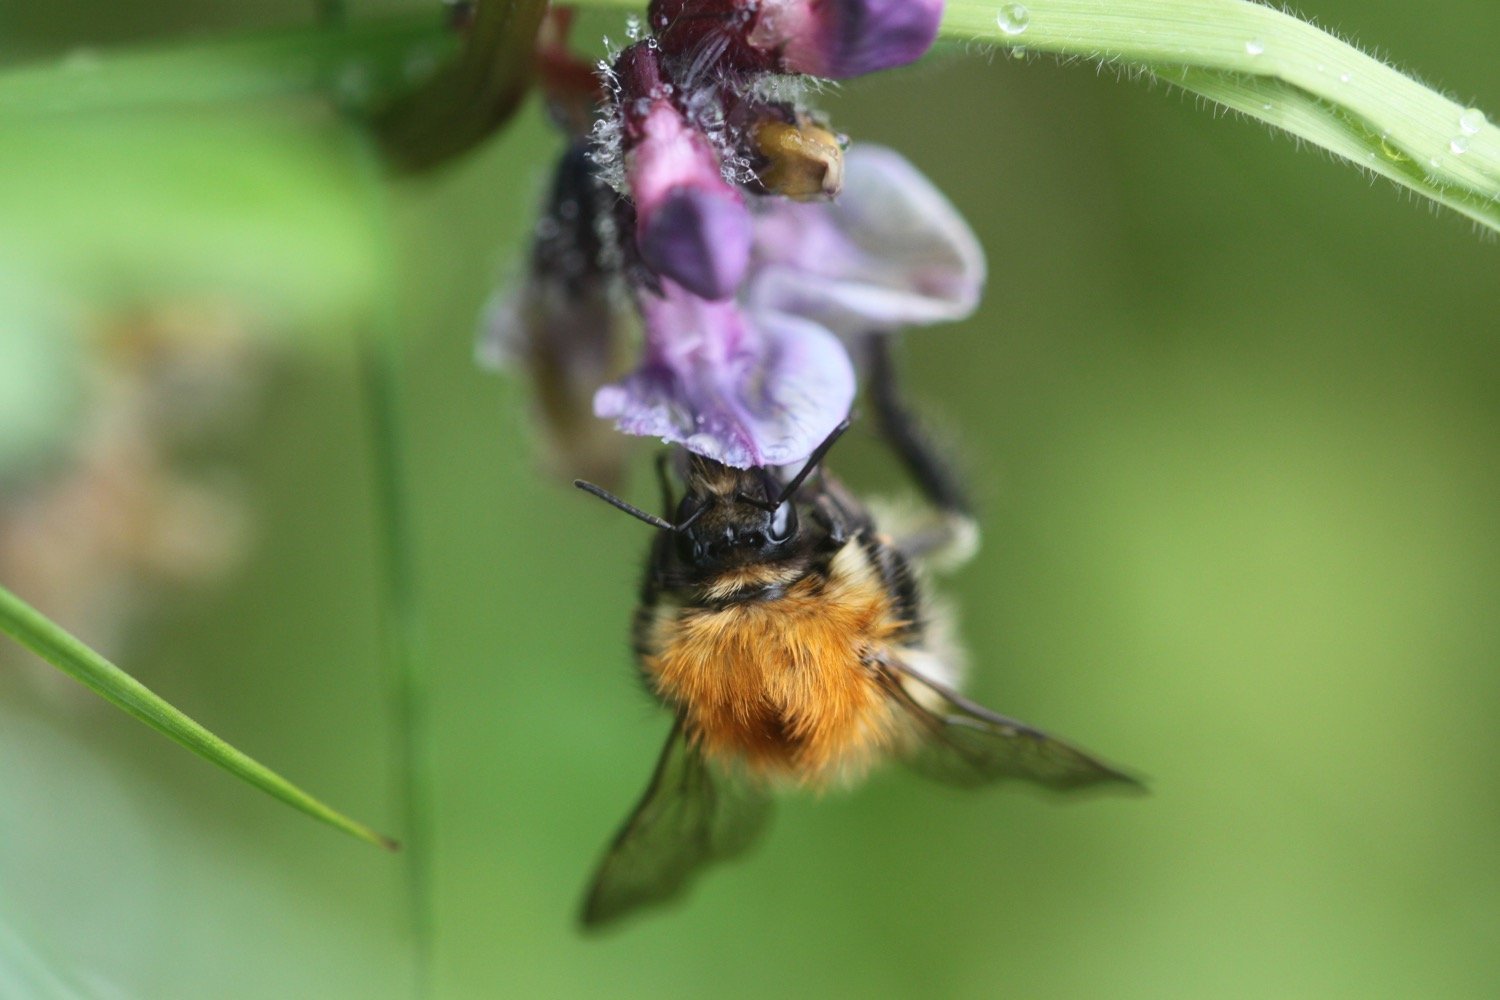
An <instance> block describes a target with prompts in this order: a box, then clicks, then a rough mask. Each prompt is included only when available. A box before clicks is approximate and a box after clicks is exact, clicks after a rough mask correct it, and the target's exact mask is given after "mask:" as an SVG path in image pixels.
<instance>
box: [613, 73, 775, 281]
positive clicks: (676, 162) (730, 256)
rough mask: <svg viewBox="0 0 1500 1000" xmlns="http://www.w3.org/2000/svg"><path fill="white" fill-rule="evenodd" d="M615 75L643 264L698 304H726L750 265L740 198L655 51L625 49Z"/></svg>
mask: <svg viewBox="0 0 1500 1000" xmlns="http://www.w3.org/2000/svg"><path fill="white" fill-rule="evenodd" d="M615 74H616V78H617V80H618V81H619V88H620V92H619V101H620V107H621V113H622V115H623V118H624V150H625V178H626V182H627V184H628V185H629V187H630V195H631V200H632V201H633V202H634V203H635V212H636V229H635V237H636V247H637V249H638V250H639V251H640V258H641V261H642V262H643V263H644V264H645V265H646V266H647V267H649V268H650V269H651V270H652V271H655V272H656V273H657V274H659V275H661V276H662V277H664V278H669V279H671V280H672V281H675V282H677V283H678V284H680V285H682V286H683V287H684V288H686V289H688V290H689V291H691V292H693V293H695V294H697V295H701V296H703V297H704V298H707V299H725V298H729V297H730V296H731V295H733V294H734V293H735V290H736V289H737V288H738V287H739V284H740V281H741V279H742V278H743V277H744V275H745V266H746V264H747V263H748V261H749V258H750V215H749V210H748V209H747V208H746V207H745V201H744V198H743V197H742V196H741V195H740V192H739V191H738V190H737V189H736V188H734V187H732V186H731V185H730V184H729V183H728V182H726V181H725V180H724V175H723V173H722V171H721V169H720V164H719V156H718V154H717V153H716V152H715V151H714V148H713V146H711V145H710V144H709V142H708V140H707V139H706V138H705V137H704V136H703V134H702V133H701V132H699V131H698V130H697V129H695V128H694V127H693V126H692V125H691V124H689V122H688V120H687V118H686V116H684V115H683V113H682V111H681V110H679V108H678V107H677V105H676V104H675V103H674V101H673V100H672V96H671V95H672V92H673V88H672V87H671V86H669V85H668V84H667V83H666V81H665V78H664V77H663V75H662V68H661V64H660V58H659V53H658V51H657V50H656V49H655V48H654V47H651V46H649V45H647V44H645V43H638V44H636V45H632V46H631V47H630V48H628V49H626V50H625V51H624V52H623V53H621V55H620V59H619V61H618V62H617V63H616V66H615Z"/></svg>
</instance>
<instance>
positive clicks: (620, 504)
mask: <svg viewBox="0 0 1500 1000" xmlns="http://www.w3.org/2000/svg"><path fill="white" fill-rule="evenodd" d="M573 485H574V486H576V487H578V488H579V489H580V490H583V491H584V492H585V493H592V494H594V496H596V497H598V498H599V499H600V500H603V501H604V502H605V503H607V504H609V505H610V506H611V507H617V508H619V509H620V510H623V511H624V512H625V513H627V514H629V515H630V516H631V517H633V518H636V519H637V520H640V521H645V522H646V523H647V524H649V525H651V526H652V527H653V528H661V529H662V530H664V531H681V530H682V528H685V527H687V524H690V523H692V520H693V519H692V518H688V521H687V523H685V524H683V525H682V528H680V527H678V526H677V525H675V524H673V523H672V522H671V521H664V520H662V519H661V518H659V517H657V516H656V515H655V514H648V513H646V512H645V511H643V510H641V509H640V508H639V507H635V506H632V505H631V504H628V503H626V502H625V501H624V500H621V499H620V498H619V497H617V496H615V495H614V494H613V493H611V492H610V491H609V490H607V489H605V488H604V487H602V486H595V485H594V484H593V483H590V482H587V481H585V480H582V479H575V480H573Z"/></svg>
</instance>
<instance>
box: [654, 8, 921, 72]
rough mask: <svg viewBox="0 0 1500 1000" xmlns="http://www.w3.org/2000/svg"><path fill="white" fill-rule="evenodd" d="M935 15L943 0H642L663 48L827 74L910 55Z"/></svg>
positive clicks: (744, 64)
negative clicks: (647, 4) (648, 1)
mask: <svg viewBox="0 0 1500 1000" xmlns="http://www.w3.org/2000/svg"><path fill="white" fill-rule="evenodd" d="M942 17H943V0H758V2H756V0H655V2H653V3H652V4H651V8H650V23H651V26H652V29H653V30H654V31H655V32H656V33H657V37H658V38H659V39H660V40H661V44H662V47H663V48H664V49H665V50H666V51H667V52H668V53H669V54H671V55H674V56H676V55H683V56H692V57H693V58H694V59H695V60H699V59H703V58H705V57H706V55H707V54H712V56H713V58H712V61H713V62H714V63H715V64H716V65H717V66H719V67H720V68H723V69H726V70H730V71H736V70H737V71H739V72H741V73H752V72H764V71H767V70H773V71H779V72H784V73H806V74H808V75H810V76H822V77H828V78H830V79H835V80H841V79H846V78H848V77H852V76H861V75H863V74H865V73H874V72H877V71H878V70H883V69H893V68H894V67H897V66H905V65H906V64H908V63H912V62H915V61H916V60H918V59H920V58H921V57H922V56H923V55H924V54H925V53H926V52H927V50H928V49H929V48H931V47H932V43H933V41H934V40H935V39H936V38H937V32H938V24H939V22H940V21H941V20H942Z"/></svg>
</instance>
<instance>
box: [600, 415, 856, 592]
mask: <svg viewBox="0 0 1500 1000" xmlns="http://www.w3.org/2000/svg"><path fill="white" fill-rule="evenodd" d="M848 428H849V422H848V421H844V422H843V423H841V424H839V425H838V427H836V428H834V431H833V433H832V434H830V435H828V437H827V438H826V439H825V440H824V441H823V443H822V444H820V445H818V447H817V449H816V450H815V451H814V452H813V453H812V455H811V456H810V457H809V458H808V460H807V463H806V464H805V465H803V467H802V469H801V471H799V472H798V473H797V474H796V475H795V476H793V477H792V478H791V479H790V480H789V481H787V482H786V483H783V482H782V481H781V479H780V477H779V476H778V475H777V473H776V472H774V471H773V470H771V469H766V468H754V469H736V468H733V467H731V466H728V465H723V464H721V463H719V462H715V461H714V460H712V459H709V458H704V457H703V456H701V455H690V456H688V461H687V467H686V473H685V477H684V478H685V479H686V482H687V493H686V494H685V495H684V496H683V498H682V502H681V503H679V504H678V505H677V511H676V517H675V520H672V521H668V520H665V519H664V518H660V517H657V516H656V515H655V514H648V513H647V512H645V511H643V510H641V509H640V508H639V507H635V506H632V505H631V504H628V503H626V502H625V501H624V500H621V499H620V498H619V497H617V496H615V495H614V494H612V493H610V492H608V491H607V490H605V489H603V488H601V487H599V486H595V485H594V484H593V483H587V482H584V481H583V480H581V479H577V480H574V481H573V485H574V486H577V487H578V488H579V489H581V490H584V491H585V492H588V493H592V494H594V496H596V497H598V498H599V499H601V500H603V501H605V502H606V503H608V504H610V505H611V506H613V507H617V508H619V509H620V510H622V511H624V512H625V513H627V514H629V515H630V516H631V517H634V518H636V519H638V520H641V521H645V522H646V523H647V524H649V525H651V526H652V527H655V528H660V529H662V530H664V531H670V532H672V533H673V534H674V535H675V536H676V539H677V552H678V555H680V556H681V558H682V559H683V560H684V561H685V562H687V563H689V564H691V565H693V566H697V567H699V568H700V569H705V570H713V569H720V568H723V567H726V566H736V565H745V564H747V563H755V562H766V561H769V560H773V559H776V558H778V557H779V556H781V555H783V554H785V553H788V552H790V551H791V549H792V546H793V545H794V544H795V542H796V541H797V537H798V536H797V503H796V495H797V489H798V488H799V487H800V486H801V485H802V483H803V481H804V480H806V479H807V477H808V476H809V475H811V474H812V472H813V470H814V469H816V468H817V467H818V463H819V462H820V461H822V459H823V456H824V455H825V454H827V452H828V449H829V448H831V447H833V443H834V442H835V441H837V440H838V438H839V435H840V434H842V433H844V431H846V430H847V429H848ZM663 468H664V467H663ZM663 474H664V473H663ZM664 488H665V487H664Z"/></svg>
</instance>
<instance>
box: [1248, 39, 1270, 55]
mask: <svg viewBox="0 0 1500 1000" xmlns="http://www.w3.org/2000/svg"><path fill="white" fill-rule="evenodd" d="M1265 51H1266V43H1265V42H1263V41H1261V40H1260V39H1259V38H1252V39H1250V40H1249V41H1248V42H1246V43H1245V54H1246V55H1249V56H1258V55H1261V54H1263V53H1264V52H1265Z"/></svg>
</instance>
